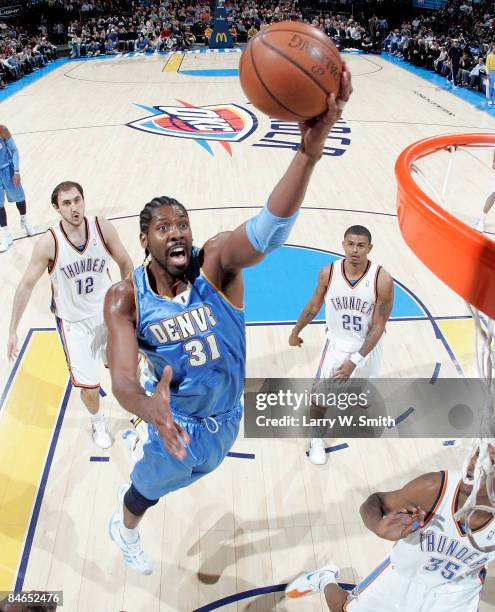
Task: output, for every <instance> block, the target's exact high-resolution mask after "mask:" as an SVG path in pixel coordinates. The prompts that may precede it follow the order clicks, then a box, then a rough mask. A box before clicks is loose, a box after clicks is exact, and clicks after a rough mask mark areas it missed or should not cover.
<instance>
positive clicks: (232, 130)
mask: <svg viewBox="0 0 495 612" xmlns="http://www.w3.org/2000/svg"><path fill="white" fill-rule="evenodd" d="M177 102H178V103H179V104H180V105H181V106H152V107H150V106H143V105H142V104H136V106H138V107H139V108H142V109H144V110H145V111H147V112H148V113H151V114H148V115H147V116H146V117H143V118H142V119H137V120H136V121H131V122H130V123H127V125H128V126H129V127H131V128H134V129H136V130H140V131H141V132H148V133H150V134H157V135H159V136H171V137H172V138H189V139H190V140H194V142H196V143H197V144H199V145H201V146H202V147H203V148H204V149H205V150H206V151H208V153H210V155H214V153H213V149H212V147H211V146H210V143H211V142H218V143H219V144H220V145H221V146H222V147H223V148H224V149H225V151H227V153H228V154H229V155H232V148H231V143H233V142H241V140H244V139H246V138H247V137H248V136H250V135H251V134H252V133H253V132H254V131H255V130H256V128H257V127H258V120H257V118H256V117H255V115H254V114H253V113H252V112H251V111H249V110H247V109H246V108H244V107H242V106H239V105H238V104H211V105H208V106H194V105H192V104H189V103H188V102H184V101H182V100H177ZM248 104H249V102H248ZM269 121H270V131H269V132H267V133H266V134H265V135H264V136H263V137H262V138H261V139H260V140H258V142H254V143H252V146H253V147H264V148H275V149H288V150H292V151H297V150H298V149H299V147H300V144H301V133H300V131H299V126H298V124H297V123H296V122H293V121H279V120H278V119H275V118H273V117H272V118H269ZM350 135H351V128H350V127H348V126H347V124H346V122H345V121H344V120H343V119H339V120H338V121H337V122H336V123H335V125H334V126H333V127H332V129H331V130H330V133H329V135H328V136H327V139H326V142H325V146H324V147H323V152H322V155H323V156H330V157H338V156H340V155H343V154H344V153H345V152H346V151H347V149H348V147H349V145H350V144H351V140H350Z"/></svg>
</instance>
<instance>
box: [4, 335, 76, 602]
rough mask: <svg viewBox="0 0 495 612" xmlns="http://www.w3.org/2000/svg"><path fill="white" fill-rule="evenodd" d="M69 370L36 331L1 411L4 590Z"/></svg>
mask: <svg viewBox="0 0 495 612" xmlns="http://www.w3.org/2000/svg"><path fill="white" fill-rule="evenodd" d="M67 381H68V372H67V365H66V362H65V358H64V353H63V350H62V346H61V343H60V340H59V338H58V336H57V333H56V332H55V331H34V332H33V333H32V336H31V338H30V340H29V342H28V345H27V347H26V350H25V352H24V354H23V355H22V358H21V363H20V365H19V369H18V371H17V373H16V376H15V378H14V381H13V383H12V387H11V390H10V393H9V395H8V397H7V401H6V402H5V404H4V406H3V408H2V410H1V412H0V591H8V590H12V589H13V587H14V583H15V579H16V576H17V570H18V566H19V562H20V559H21V555H22V551H23V547H24V541H25V538H26V535H27V531H28V528H29V522H30V519H31V512H32V509H33V505H34V501H35V499H36V495H37V492H38V486H39V483H40V479H41V476H42V473H43V468H44V466H45V461H46V458H47V453H48V449H49V447H50V442H51V440H52V436H53V432H54V429H55V424H56V422H57V417H58V415H59V411H60V404H61V402H62V398H63V397H64V392H65V389H66V387H67Z"/></svg>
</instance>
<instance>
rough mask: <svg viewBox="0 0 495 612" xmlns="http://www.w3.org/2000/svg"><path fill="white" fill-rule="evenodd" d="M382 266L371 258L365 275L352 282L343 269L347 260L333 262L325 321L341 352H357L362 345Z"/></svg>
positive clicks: (331, 337) (332, 340) (370, 316)
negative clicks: (372, 261)
mask: <svg viewBox="0 0 495 612" xmlns="http://www.w3.org/2000/svg"><path fill="white" fill-rule="evenodd" d="M380 268H381V266H377V265H376V264H374V263H371V261H368V266H367V268H366V270H365V271H364V273H363V275H362V276H361V278H360V279H358V280H357V281H356V282H355V283H354V285H352V284H351V283H350V281H349V280H348V279H347V277H346V274H345V271H344V260H343V259H342V260H341V261H336V262H334V263H333V264H332V268H331V270H330V279H329V281H328V288H327V292H326V295H325V320H326V324H327V336H328V338H329V339H330V341H331V342H333V343H334V344H335V346H336V347H337V348H338V349H340V350H341V351H344V352H346V353H354V352H355V351H358V350H359V349H360V348H361V347H362V346H363V342H364V339H365V337H366V334H367V333H368V330H369V328H370V326H371V322H372V319H373V311H374V309H375V304H376V297H377V280H378V274H379V272H380Z"/></svg>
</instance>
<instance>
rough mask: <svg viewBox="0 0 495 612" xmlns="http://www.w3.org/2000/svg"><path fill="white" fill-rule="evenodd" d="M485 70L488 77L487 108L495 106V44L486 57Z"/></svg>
mask: <svg viewBox="0 0 495 612" xmlns="http://www.w3.org/2000/svg"><path fill="white" fill-rule="evenodd" d="M485 70H486V74H487V77H488V82H487V86H486V97H487V99H488V106H493V105H494V104H495V44H494V45H492V49H491V51H490V53H489V54H488V55H487V57H486V67H485Z"/></svg>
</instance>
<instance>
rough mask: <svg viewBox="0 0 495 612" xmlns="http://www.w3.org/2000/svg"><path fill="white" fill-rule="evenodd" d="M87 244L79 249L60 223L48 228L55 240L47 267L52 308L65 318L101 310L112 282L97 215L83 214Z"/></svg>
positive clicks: (83, 316) (74, 317) (70, 319)
mask: <svg viewBox="0 0 495 612" xmlns="http://www.w3.org/2000/svg"><path fill="white" fill-rule="evenodd" d="M84 223H85V224H86V243H85V245H84V247H83V248H82V249H81V250H79V249H78V248H77V247H76V246H74V245H73V244H72V242H71V241H70V240H69V238H68V237H67V234H66V233H65V231H64V228H63V227H62V222H61V221H60V222H59V223H56V224H55V225H52V227H50V228H49V230H48V231H50V232H51V233H52V235H53V238H54V239H55V259H54V262H53V264H52V266H51V268H50V269H49V272H50V278H51V282H52V311H53V312H54V313H55V315H56V316H57V317H59V318H60V319H63V320H64V321H82V320H83V319H89V318H90V317H94V316H96V315H99V314H101V313H102V312H103V302H104V299H105V295H106V292H107V291H108V289H109V288H110V286H111V284H112V281H111V279H110V272H109V270H108V263H109V261H110V258H111V255H110V252H109V251H108V249H107V247H106V245H105V241H104V240H103V236H102V234H101V230H100V227H99V225H98V218H97V217H84Z"/></svg>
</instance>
